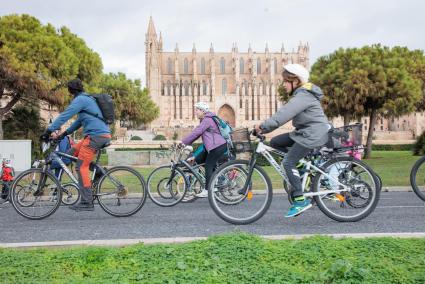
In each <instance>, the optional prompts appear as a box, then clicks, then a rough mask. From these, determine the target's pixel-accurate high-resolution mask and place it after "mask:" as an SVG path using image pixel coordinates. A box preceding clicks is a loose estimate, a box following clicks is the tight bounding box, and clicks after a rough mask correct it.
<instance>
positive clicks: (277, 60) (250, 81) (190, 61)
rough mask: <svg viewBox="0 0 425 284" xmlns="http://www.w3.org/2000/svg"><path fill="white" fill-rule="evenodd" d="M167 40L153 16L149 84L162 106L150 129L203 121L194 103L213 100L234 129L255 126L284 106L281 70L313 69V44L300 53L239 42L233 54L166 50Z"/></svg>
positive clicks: (213, 106) (148, 38)
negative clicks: (243, 45) (240, 45)
mask: <svg viewBox="0 0 425 284" xmlns="http://www.w3.org/2000/svg"><path fill="white" fill-rule="evenodd" d="M162 45H163V39H162V35H161V33H160V34H159V36H158V35H157V33H156V31H155V26H154V23H153V20H152V17H151V18H150V19H149V24H148V30H147V33H146V41H145V47H146V85H147V87H148V89H149V91H150V96H151V97H152V99H153V100H154V101H155V103H156V104H157V105H158V106H159V108H160V115H159V117H158V118H157V119H156V120H154V121H153V122H152V123H151V124H150V127H151V129H159V128H184V127H193V126H196V125H198V124H199V121H198V120H197V118H196V117H195V110H194V103H196V102H199V101H204V102H208V103H209V105H210V109H211V111H213V112H215V113H217V115H218V116H220V117H221V118H223V119H224V120H226V121H228V122H229V123H230V124H231V125H232V126H234V127H251V126H253V125H255V124H258V123H259V122H262V121H263V120H265V119H267V118H268V117H270V116H271V115H272V114H273V113H274V112H275V111H276V110H277V108H278V106H279V105H280V103H279V100H278V87H279V85H280V83H281V80H282V79H281V78H282V77H281V70H282V67H283V65H285V64H287V63H299V64H302V65H304V66H305V67H306V68H307V69H309V45H308V44H301V43H300V45H299V46H298V48H297V51H292V52H287V51H286V50H285V49H284V47H283V46H282V48H281V50H280V51H279V52H273V51H270V50H269V48H268V46H267V45H266V47H265V50H264V52H256V51H253V50H252V49H251V47H249V48H248V51H247V52H240V51H239V50H238V47H237V44H236V43H234V44H233V46H232V49H231V52H215V51H214V47H213V45H212V44H211V46H210V48H209V50H208V51H206V52H205V51H203V52H202V51H201V52H198V51H197V50H196V47H195V44H194V45H193V48H192V51H180V50H179V48H178V45H177V44H176V47H175V49H174V51H164V50H163V48H162Z"/></svg>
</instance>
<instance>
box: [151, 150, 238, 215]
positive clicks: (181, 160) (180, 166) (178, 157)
mask: <svg viewBox="0 0 425 284" xmlns="http://www.w3.org/2000/svg"><path fill="white" fill-rule="evenodd" d="M170 150H171V152H172V153H173V155H172V156H173V158H172V159H171V163H170V165H163V166H159V167H158V168H156V169H154V170H153V171H152V172H151V174H150V175H149V177H148V179H147V185H148V195H149V197H150V198H151V200H152V201H153V202H154V203H155V204H157V205H159V206H162V207H171V206H174V205H176V204H178V203H179V202H193V201H195V200H196V199H197V196H196V195H197V194H198V193H200V192H201V191H202V190H203V189H204V188H205V181H206V179H205V169H204V166H205V164H204V163H202V164H194V165H192V164H191V163H190V162H189V161H188V160H187V159H186V158H187V157H188V156H189V155H190V153H191V152H192V150H193V148H192V147H191V146H186V147H184V148H179V147H178V146H177V145H173V146H172V147H171V148H170ZM227 158H228V156H226V157H225V159H223V160H221V161H219V162H218V163H217V165H218V166H219V165H220V164H221V163H223V162H224V160H226V161H227ZM218 198H219V200H220V202H222V203H233V202H235V201H234V200H232V199H230V198H228V197H224V196H221V197H220V196H218ZM238 198H239V197H238Z"/></svg>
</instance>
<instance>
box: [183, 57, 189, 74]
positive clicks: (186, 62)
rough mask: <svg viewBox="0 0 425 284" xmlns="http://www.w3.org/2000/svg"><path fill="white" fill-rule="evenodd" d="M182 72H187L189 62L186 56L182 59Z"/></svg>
mask: <svg viewBox="0 0 425 284" xmlns="http://www.w3.org/2000/svg"><path fill="white" fill-rule="evenodd" d="M183 73H184V74H189V62H188V60H187V58H185V59H184V65H183Z"/></svg>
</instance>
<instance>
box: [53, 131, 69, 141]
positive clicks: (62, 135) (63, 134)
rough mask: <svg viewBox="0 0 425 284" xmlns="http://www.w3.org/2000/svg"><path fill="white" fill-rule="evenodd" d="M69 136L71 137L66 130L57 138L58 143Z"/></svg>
mask: <svg viewBox="0 0 425 284" xmlns="http://www.w3.org/2000/svg"><path fill="white" fill-rule="evenodd" d="M67 135H69V133H68V132H66V130H65V131H64V132H62V133H61V134H59V135H58V137H56V140H57V141H62V139H63V138H65V137H66V136H67Z"/></svg>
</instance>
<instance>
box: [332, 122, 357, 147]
mask: <svg viewBox="0 0 425 284" xmlns="http://www.w3.org/2000/svg"><path fill="white" fill-rule="evenodd" d="M362 129H363V124H362V123H356V124H352V125H345V126H341V127H336V128H332V129H331V130H330V131H329V140H328V143H327V144H326V147H328V148H334V149H335V148H340V147H345V146H359V145H362Z"/></svg>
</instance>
